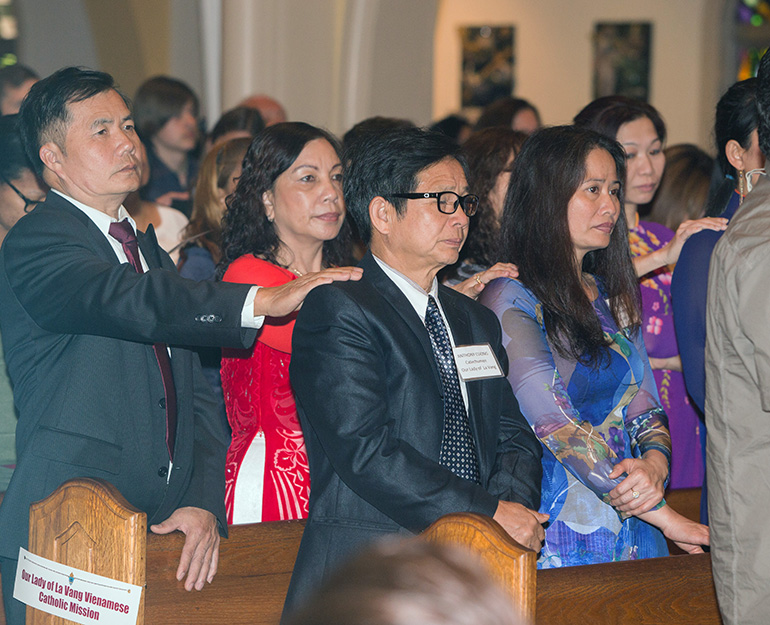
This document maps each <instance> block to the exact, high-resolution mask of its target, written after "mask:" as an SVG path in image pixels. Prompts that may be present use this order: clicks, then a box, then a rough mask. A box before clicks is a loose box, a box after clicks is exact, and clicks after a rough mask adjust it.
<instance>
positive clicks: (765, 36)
mask: <svg viewBox="0 0 770 625" xmlns="http://www.w3.org/2000/svg"><path fill="white" fill-rule="evenodd" d="M735 22H736V30H737V44H738V45H737V53H738V59H737V60H738V76H737V78H738V80H745V79H746V78H751V77H752V76H756V75H757V66H758V65H759V59H761V58H762V55H763V54H764V53H765V52H766V51H767V48H768V45H770V0H736V12H735Z"/></svg>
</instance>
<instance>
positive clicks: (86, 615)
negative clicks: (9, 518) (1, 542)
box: [13, 548, 142, 625]
mask: <svg viewBox="0 0 770 625" xmlns="http://www.w3.org/2000/svg"><path fill="white" fill-rule="evenodd" d="M13 598H14V599H18V600H19V601H21V602H22V603H26V604H27V605H28V606H32V607H33V608H36V609H38V610H42V611H43V612H47V613H48V614H54V615H55V616H60V617H62V618H64V619H67V620H68V621H75V622H76V623H83V624H84V625H90V624H91V623H99V625H104V623H107V624H108V625H136V619H137V616H138V613H139V601H140V599H141V598H142V588H141V586H134V585H133V584H126V583H125V582H119V581H117V580H114V579H110V578H109V577H103V576H101V575H95V574H94V573H88V572H87V571H81V570H80V569H73V568H72V567H70V566H66V565H64V564H59V563H58V562H54V561H53V560H47V559H45V558H41V557H40V556H36V555H34V554H32V553H30V552H29V551H27V550H26V549H22V548H19V565H18V567H17V568H16V584H15V586H14V587H13Z"/></svg>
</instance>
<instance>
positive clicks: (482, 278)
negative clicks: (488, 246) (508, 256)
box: [452, 263, 519, 299]
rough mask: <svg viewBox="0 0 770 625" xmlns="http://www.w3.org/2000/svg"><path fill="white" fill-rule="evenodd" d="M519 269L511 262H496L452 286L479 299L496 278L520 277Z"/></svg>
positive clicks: (472, 297)
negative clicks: (485, 288)
mask: <svg viewBox="0 0 770 625" xmlns="http://www.w3.org/2000/svg"><path fill="white" fill-rule="evenodd" d="M518 277H519V269H518V268H517V267H516V265H512V264H511V263H496V264H494V265H492V266H491V267H490V268H489V269H487V270H486V271H482V272H480V273H477V274H476V275H475V276H471V277H470V278H468V279H467V280H463V281H462V282H459V283H458V284H455V285H454V286H453V287H452V288H453V289H454V290H455V291H459V292H460V293H462V294H463V295H467V296H468V297H470V298H471V299H478V297H479V295H481V292H482V291H483V290H484V287H485V286H487V284H489V283H490V282H492V280H494V279H495V278H518Z"/></svg>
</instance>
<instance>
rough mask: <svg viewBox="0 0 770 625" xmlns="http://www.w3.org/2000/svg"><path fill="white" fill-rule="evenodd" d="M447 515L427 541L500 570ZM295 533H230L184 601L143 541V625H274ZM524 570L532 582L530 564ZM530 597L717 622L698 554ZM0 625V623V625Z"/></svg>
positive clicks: (631, 615)
mask: <svg viewBox="0 0 770 625" xmlns="http://www.w3.org/2000/svg"><path fill="white" fill-rule="evenodd" d="M690 496H691V498H692V499H693V501H694V500H695V499H694V497H693V496H692V494H690ZM450 516H452V517H459V518H455V519H449V521H452V523H449V524H447V519H443V520H439V521H438V522H437V523H436V524H434V525H435V526H436V527H438V528H439V530H438V532H439V534H441V533H442V532H443V534H442V535H441V536H438V537H437V536H436V535H435V532H436V527H433V528H432V529H431V530H429V531H427V533H428V534H429V538H431V539H434V540H450V541H453V542H456V541H457V540H458V535H461V534H465V535H466V539H467V537H468V536H471V537H472V540H471V541H470V542H471V543H472V544H476V546H477V548H479V549H480V550H481V551H483V552H486V553H487V554H488V555H489V554H491V559H492V561H493V562H494V560H498V561H499V563H500V564H499V566H500V567H503V568H505V567H506V566H508V565H506V564H505V562H506V558H507V557H508V556H507V555H505V553H504V552H505V551H506V549H507V546H506V543H507V542H510V543H513V541H511V540H510V539H508V538H507V535H505V534H504V533H503V535H502V536H500V534H499V532H500V531H501V530H499V527H498V526H497V525H496V524H494V522H493V521H491V519H484V518H481V517H476V516H475V515H450ZM442 525H443V526H444V527H443V529H441V526H442ZM447 528H449V529H448V531H447ZM458 528H459V529H458ZM469 528H470V529H469ZM496 528H497V529H496ZM303 530H304V521H288V522H278V523H260V524H251V525H239V526H231V527H230V538H229V539H228V540H224V541H222V543H221V548H220V561H219V572H218V574H217V576H216V578H215V580H214V583H213V584H211V585H210V586H207V587H206V588H204V590H203V591H201V592H196V591H193V592H190V593H188V592H186V591H185V590H184V586H183V583H182V582H177V581H176V579H175V573H176V568H177V566H178V564H179V554H180V552H181V548H182V544H183V542H184V536H183V535H181V534H178V533H177V534H172V535H168V536H157V535H154V534H148V535H147V553H146V562H147V570H146V593H145V606H144V608H145V622H146V623H147V624H148V625H155V624H157V623H168V624H170V625H173V624H175V623H179V624H190V625H198V624H200V625H203V624H206V625H209V624H211V623H228V624H232V625H239V624H241V623H243V624H246V623H249V624H255V625H262V624H265V625H275V624H277V623H278V620H279V618H280V614H281V609H282V604H283V598H284V596H285V594H286V590H287V588H288V584H289V579H290V577H291V571H292V569H293V566H294V561H295V559H296V554H297V550H298V548H299V543H300V540H301V538H302V532H303ZM466 539H463V540H464V542H465V543H466V544H467V543H468V540H466ZM480 544H481V545H484V546H483V547H479V545H480ZM514 544H515V543H514ZM532 558H533V556H530V559H532ZM523 562H526V558H525V559H524V560H523ZM527 567H528V568H529V574H530V575H531V577H534V575H533V574H534V570H533V567H532V565H531V564H528V565H525V568H527ZM521 574H522V573H521V572H519V573H516V574H512V573H511V571H503V572H502V573H501V574H500V575H498V577H499V578H500V579H501V580H505V579H506V575H507V576H508V577H507V579H508V580H509V581H508V582H505V584H508V585H510V584H511V583H512V582H511V581H510V580H511V579H514V578H515V577H516V576H517V575H521ZM525 584H526V582H525ZM506 587H509V586H506ZM529 588H530V591H529V592H532V591H531V586H529ZM533 594H534V597H535V603H536V623H537V625H547V624H550V623H559V624H560V625H570V624H571V623H578V622H579V623H581V625H582V624H583V623H585V622H587V621H588V622H591V623H592V625H605V624H606V625H610V624H615V623H625V622H633V623H650V624H652V623H655V624H662V625H666V624H668V623H703V624H706V625H708V624H710V623H715V624H716V623H720V622H721V621H720V619H719V612H718V608H717V604H716V598H715V594H714V588H713V582H712V581H711V561H710V557H709V556H708V555H707V554H706V555H700V556H679V557H669V558H657V559H652V560H638V561H633V562H619V563H612V564H600V565H593V566H582V567H572V568H565V569H553V570H547V571H538V572H537V575H536V590H535V591H534V593H533ZM531 601H532V599H531V598H530V599H524V600H523V602H524V603H531ZM4 622H5V621H4V619H3V618H2V617H1V615H0V625H4Z"/></svg>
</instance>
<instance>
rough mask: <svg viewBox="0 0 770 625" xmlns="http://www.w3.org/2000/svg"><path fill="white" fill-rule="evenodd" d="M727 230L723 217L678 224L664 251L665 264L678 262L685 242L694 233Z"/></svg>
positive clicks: (705, 218)
mask: <svg viewBox="0 0 770 625" xmlns="http://www.w3.org/2000/svg"><path fill="white" fill-rule="evenodd" d="M725 228H727V219H725V218H724V217H703V218H702V219H688V220H686V221H683V222H682V223H681V224H679V227H678V228H677V229H676V234H675V235H674V238H673V239H671V241H669V242H668V243H667V244H666V245H665V247H664V249H665V250H666V264H667V265H673V264H674V263H676V261H678V260H679V253H680V252H681V251H682V247H683V246H684V243H685V241H687V239H689V238H690V237H691V236H692V235H694V234H695V233H696V232H701V231H702V230H717V231H721V230H724V229H725Z"/></svg>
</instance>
